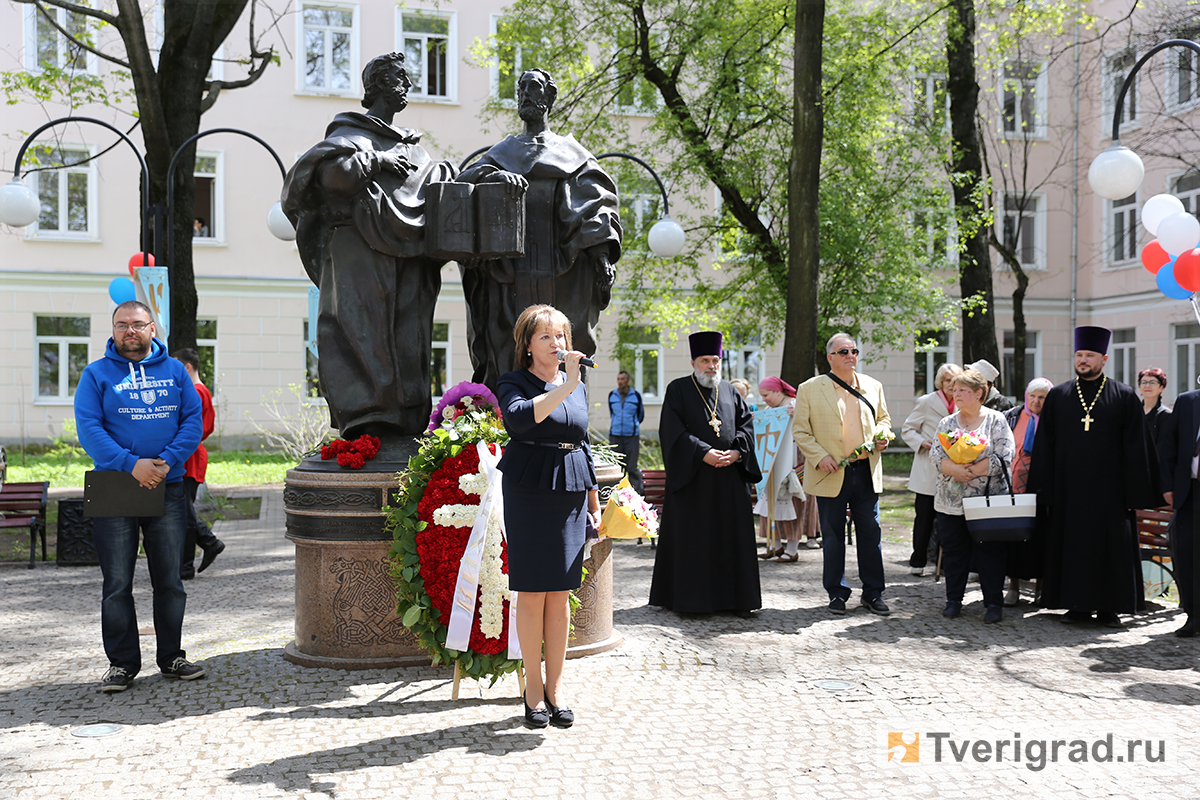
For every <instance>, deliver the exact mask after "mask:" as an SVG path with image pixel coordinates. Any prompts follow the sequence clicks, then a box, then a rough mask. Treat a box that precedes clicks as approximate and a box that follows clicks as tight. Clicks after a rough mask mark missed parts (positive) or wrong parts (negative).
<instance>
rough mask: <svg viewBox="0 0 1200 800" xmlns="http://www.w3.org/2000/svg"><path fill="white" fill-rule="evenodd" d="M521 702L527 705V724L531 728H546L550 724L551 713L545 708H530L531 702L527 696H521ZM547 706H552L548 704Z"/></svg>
mask: <svg viewBox="0 0 1200 800" xmlns="http://www.w3.org/2000/svg"><path fill="white" fill-rule="evenodd" d="M521 702H523V703H524V704H525V724H526V725H528V726H529V727H530V728H544V727H546V726H547V725H549V724H550V712H549V711H547V710H546V709H544V708H530V707H529V701H528V700H526V699H525V696H524V695H522V696H521ZM546 705H550V704H549V703H546Z"/></svg>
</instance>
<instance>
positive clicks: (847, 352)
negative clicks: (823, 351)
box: [829, 347, 858, 356]
mask: <svg viewBox="0 0 1200 800" xmlns="http://www.w3.org/2000/svg"><path fill="white" fill-rule="evenodd" d="M829 355H831V356H856V355H858V348H857V347H855V348H854V349H853V350H851V349H849V348H846V347H843V348H842V349H841V350H834V351H833V352H832V353H830V354H829Z"/></svg>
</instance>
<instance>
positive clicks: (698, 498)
mask: <svg viewBox="0 0 1200 800" xmlns="http://www.w3.org/2000/svg"><path fill="white" fill-rule="evenodd" d="M688 344H689V346H690V348H691V354H692V374H691V375H688V376H686V377H683V378H677V379H675V380H673V381H671V383H670V385H669V386H667V391H666V393H665V394H664V395H663V406H662V414H661V416H660V418H659V425H658V433H659V439H660V441H661V442H662V450H663V461H664V463H665V465H666V469H667V487H666V488H667V490H666V496H665V497H664V499H663V516H662V524H661V525H660V526H659V539H658V550H657V552H656V554H655V559H654V580H653V583H652V584H651V586H650V605H654V606H662V607H663V608H669V609H671V610H673V611H676V612H678V613H683V614H689V613H690V614H697V613H701V614H703V613H712V612H715V611H727V612H732V613H734V614H736V615H737V616H739V617H749V616H751V615H752V613H753V611H754V610H755V609H757V608H761V607H762V591H761V587H760V584H759V579H758V552H757V547H756V545H755V541H754V516H753V514H752V513H751V511H750V491H749V489H748V488H747V484H750V483H758V482H759V481H760V480H762V471H761V470H760V469H759V466H758V458H757V457H756V456H755V455H754V425H753V422H752V420H751V415H750V407H749V406H748V405H746V401H745V400H744V399H742V396H741V394H739V393H738V392H737V390H735V389H734V388H733V386H732V385H731V384H730V383H729V382H728V381H723V380H721V344H722V337H721V334H720V333H718V332H717V331H701V332H699V333H693V334H692V335H691V336H690V337H689V338H688Z"/></svg>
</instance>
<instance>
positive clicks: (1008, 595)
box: [1004, 586, 1021, 608]
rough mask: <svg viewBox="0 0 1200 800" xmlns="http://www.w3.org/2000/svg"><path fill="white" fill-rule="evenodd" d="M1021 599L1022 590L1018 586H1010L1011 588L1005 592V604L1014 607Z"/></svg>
mask: <svg viewBox="0 0 1200 800" xmlns="http://www.w3.org/2000/svg"><path fill="white" fill-rule="evenodd" d="M1020 600H1021V590H1020V589H1018V588H1017V587H1016V586H1011V587H1009V590H1008V591H1007V592H1005V593H1004V605H1005V606H1007V607H1008V608H1012V607H1013V606H1015V605H1016V604H1017V603H1018V602H1020Z"/></svg>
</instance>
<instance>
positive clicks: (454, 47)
mask: <svg viewBox="0 0 1200 800" xmlns="http://www.w3.org/2000/svg"><path fill="white" fill-rule="evenodd" d="M405 15H408V16H410V17H425V18H427V19H438V20H445V21H446V23H447V25H446V29H447V33H446V94H444V95H437V94H427V93H426V92H425V82H424V74H425V64H421V75H422V80H420V81H418V80H417V79H416V78H415V77H413V66H412V64H411V63H409V62H408V60H407V56H408V53H407V51H406V50H405V47H404V37H405V36H406V35H407V36H410V37H421V38H422V39H423V40H427V38H428V37H430V36H434V35H435V34H429V33H424V32H420V31H418V32H410V33H408V34H405V32H404V17H405ZM437 36H438V38H441V37H440V34H437ZM396 51H397V52H400V53H404V54H405V62H404V69H405V70H406V71H407V72H408V76H409V78H411V79H412V82H413V86H412V88H411V89H409V90H408V99H409V101H410V102H417V103H449V104H457V103H458V12H457V11H443V10H441V9H437V8H423V7H420V6H414V7H411V8H410V7H406V6H396Z"/></svg>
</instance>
